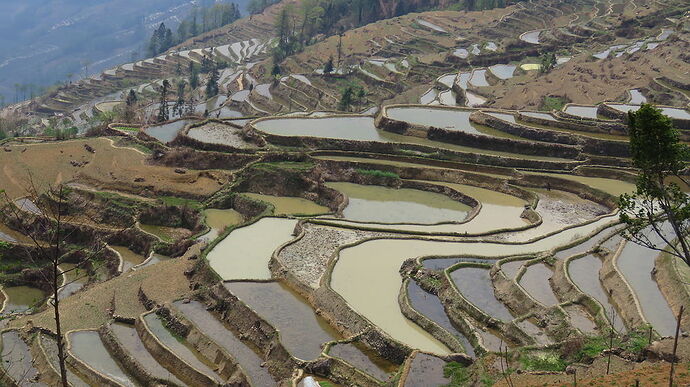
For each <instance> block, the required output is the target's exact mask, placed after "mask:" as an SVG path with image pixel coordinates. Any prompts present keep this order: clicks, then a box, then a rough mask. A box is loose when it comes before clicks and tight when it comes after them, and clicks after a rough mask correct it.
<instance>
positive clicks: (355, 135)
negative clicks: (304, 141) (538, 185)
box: [255, 109, 566, 161]
mask: <svg viewBox="0 0 690 387" xmlns="http://www.w3.org/2000/svg"><path fill="white" fill-rule="evenodd" d="M446 110H447V109H446ZM255 125H256V128H257V129H258V130H260V131H262V132H266V133H270V134H276V135H281V136H307V137H321V138H332V139H344V140H356V141H377V142H384V143H388V142H393V143H401V144H416V145H423V146H429V147H433V148H440V149H447V150H451V151H457V152H470V153H474V154H486V155H493V156H503V157H512V158H522V159H530V160H552V161H563V160H566V159H561V158H556V157H545V156H524V155H519V154H515V153H509V152H498V151H492V150H486V149H477V148H471V147H466V146H462V145H454V144H447V143H443V142H439V141H432V140H429V139H426V138H421V137H414V136H404V135H400V134H395V133H390V132H386V131H383V130H380V129H377V128H376V127H375V126H374V119H373V118H372V117H359V116H358V117H322V118H276V119H270V120H264V121H260V122H257V123H256V124H255ZM475 128H476V129H477V127H476V126H475ZM477 130H479V129H477ZM481 130H482V131H484V132H485V134H486V133H490V132H491V133H493V134H495V135H496V136H500V135H503V136H507V134H506V133H503V132H500V131H497V130H494V131H493V132H492V131H491V129H490V128H484V127H481Z"/></svg>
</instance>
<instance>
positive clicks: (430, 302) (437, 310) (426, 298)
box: [407, 281, 475, 357]
mask: <svg viewBox="0 0 690 387" xmlns="http://www.w3.org/2000/svg"><path fill="white" fill-rule="evenodd" d="M407 297H408V299H409V300H410V304H411V305H412V307H413V308H414V309H415V310H417V312H419V313H421V314H422V315H424V316H426V317H427V318H428V319H430V320H432V321H434V322H435V323H436V324H438V325H440V326H441V328H443V329H445V330H446V331H448V333H450V334H452V335H453V336H455V338H457V339H458V341H460V343H461V344H462V346H463V348H465V352H466V353H467V354H468V355H469V356H472V357H475V353H474V349H473V348H472V344H471V343H470V341H469V340H468V339H467V337H465V335H463V334H462V333H461V332H460V331H458V330H457V329H456V328H455V326H454V325H453V323H451V321H450V319H449V318H448V315H447V314H446V311H445V309H444V307H443V304H442V303H441V300H439V299H438V297H437V296H435V295H433V294H430V293H427V292H426V291H425V290H424V289H422V288H421V287H420V286H419V285H418V284H417V283H416V282H415V281H409V282H408V284H407Z"/></svg>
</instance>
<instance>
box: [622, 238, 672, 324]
mask: <svg viewBox="0 0 690 387" xmlns="http://www.w3.org/2000/svg"><path fill="white" fill-rule="evenodd" d="M649 238H650V240H651V241H652V243H656V244H657V245H661V244H662V243H663V242H662V241H661V240H660V238H659V237H657V236H656V235H649ZM658 255H659V252H657V251H654V250H650V249H648V248H646V247H643V246H640V245H638V244H635V243H633V242H626V243H625V246H624V247H623V250H622V251H621V253H620V256H619V257H618V259H617V260H616V264H617V266H618V269H619V270H620V272H621V273H622V274H623V277H625V279H626V280H627V281H628V283H629V284H630V287H631V288H632V290H633V291H634V293H635V296H636V297H637V299H638V301H639V302H640V308H642V314H643V315H644V317H645V319H646V320H647V321H648V322H649V323H650V324H651V325H652V326H653V327H654V329H655V330H656V331H657V332H658V333H659V334H661V335H663V336H672V335H673V334H674V333H675V328H676V317H675V316H674V314H673V311H672V310H671V308H670V306H669V305H668V302H667V301H666V299H665V298H664V296H663V295H662V294H661V290H659V286H658V285H657V283H656V281H655V280H654V278H653V277H652V271H653V269H654V261H655V259H656V258H657V256H658Z"/></svg>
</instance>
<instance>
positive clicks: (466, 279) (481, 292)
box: [450, 267, 513, 321]
mask: <svg viewBox="0 0 690 387" xmlns="http://www.w3.org/2000/svg"><path fill="white" fill-rule="evenodd" d="M450 277H451V278H452V279H453V282H454V283H455V286H456V287H457V288H458V290H459V291H460V293H461V294H462V295H463V296H464V297H465V298H466V299H467V300H468V301H469V302H471V303H472V304H474V305H475V306H476V307H477V308H479V309H480V310H482V311H483V312H484V313H486V314H488V315H489V316H491V317H494V318H496V319H499V320H501V321H510V320H512V319H513V315H512V314H511V313H510V311H509V310H508V308H506V306H505V305H503V303H502V302H501V301H499V300H498V299H497V298H496V295H495V294H494V287H493V285H492V283H491V278H490V277H489V270H488V269H485V268H481V267H461V268H459V269H457V270H455V271H453V272H452V273H450Z"/></svg>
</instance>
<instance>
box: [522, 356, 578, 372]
mask: <svg viewBox="0 0 690 387" xmlns="http://www.w3.org/2000/svg"><path fill="white" fill-rule="evenodd" d="M520 364H522V368H523V369H525V370H527V371H563V370H565V367H566V365H567V364H566V362H565V361H564V360H563V359H561V357H560V356H558V355H557V354H555V353H551V352H545V353H540V354H523V355H521V356H520Z"/></svg>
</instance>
